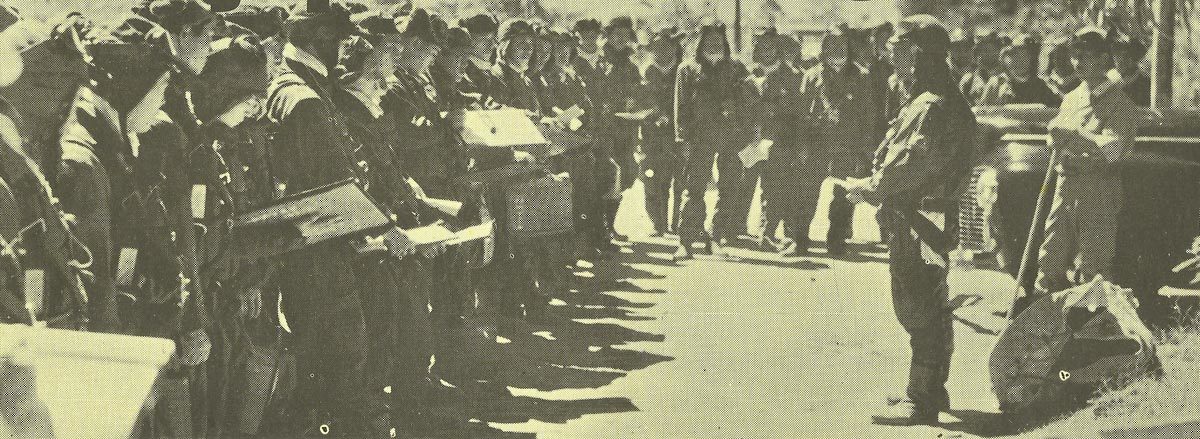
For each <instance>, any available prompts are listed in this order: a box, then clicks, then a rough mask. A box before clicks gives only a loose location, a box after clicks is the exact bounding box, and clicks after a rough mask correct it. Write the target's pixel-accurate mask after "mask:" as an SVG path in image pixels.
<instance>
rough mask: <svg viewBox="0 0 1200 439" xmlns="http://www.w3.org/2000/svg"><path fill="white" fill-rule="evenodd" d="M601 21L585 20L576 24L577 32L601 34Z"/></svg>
mask: <svg viewBox="0 0 1200 439" xmlns="http://www.w3.org/2000/svg"><path fill="white" fill-rule="evenodd" d="M600 28H601V26H600V21H599V20H596V19H595V18H585V19H582V20H579V21H576V22H575V32H589V31H590V32H596V33H599V32H600Z"/></svg>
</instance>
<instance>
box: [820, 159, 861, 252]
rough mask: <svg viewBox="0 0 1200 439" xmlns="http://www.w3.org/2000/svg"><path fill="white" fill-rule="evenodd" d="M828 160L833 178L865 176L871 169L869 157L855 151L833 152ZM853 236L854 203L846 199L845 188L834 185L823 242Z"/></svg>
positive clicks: (832, 242) (837, 242)
mask: <svg viewBox="0 0 1200 439" xmlns="http://www.w3.org/2000/svg"><path fill="white" fill-rule="evenodd" d="M833 155H834V156H833V157H830V160H829V176H830V177H834V178H841V179H846V178H861V177H866V176H867V175H868V174H869V173H870V170H871V163H870V157H869V156H868V155H867V154H865V153H859V152H855V151H841V152H834V153H833ZM853 236H854V204H853V203H851V202H850V201H848V200H846V189H845V188H843V187H841V186H837V185H835V186H834V187H833V196H832V198H831V199H830V201H829V232H828V233H827V234H826V236H825V242H826V243H827V244H828V245H831V246H838V245H841V244H845V242H846V240H847V239H850V238H852V237H853Z"/></svg>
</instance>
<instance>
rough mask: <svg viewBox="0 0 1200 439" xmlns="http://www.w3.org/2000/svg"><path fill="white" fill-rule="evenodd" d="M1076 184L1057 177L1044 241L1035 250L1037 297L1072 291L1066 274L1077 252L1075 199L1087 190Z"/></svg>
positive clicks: (1073, 179) (1066, 178) (1063, 177)
mask: <svg viewBox="0 0 1200 439" xmlns="http://www.w3.org/2000/svg"><path fill="white" fill-rule="evenodd" d="M1079 183H1080V182H1078V181H1076V180H1075V178H1074V177H1065V176H1061V175H1060V176H1059V177H1058V185H1057V189H1056V190H1055V192H1054V202H1053V204H1052V205H1051V208H1050V214H1049V216H1047V217H1046V229H1045V230H1046V233H1045V239H1044V240H1043V241H1042V246H1041V248H1040V249H1039V250H1038V275H1037V281H1036V282H1035V283H1034V294H1035V296H1037V297H1041V296H1044V295H1046V294H1049V293H1054V292H1058V291H1062V290H1065V289H1067V288H1070V287H1071V280H1070V279H1068V278H1067V272H1068V271H1070V269H1071V267H1072V265H1074V263H1075V255H1076V252H1077V251H1078V235H1079V229H1078V228H1077V227H1076V225H1077V224H1078V223H1077V221H1078V219H1077V217H1078V212H1077V207H1078V205H1079V203H1078V197H1079V195H1080V194H1079V192H1080V191H1086V190H1090V189H1087V188H1083V187H1080V185H1079Z"/></svg>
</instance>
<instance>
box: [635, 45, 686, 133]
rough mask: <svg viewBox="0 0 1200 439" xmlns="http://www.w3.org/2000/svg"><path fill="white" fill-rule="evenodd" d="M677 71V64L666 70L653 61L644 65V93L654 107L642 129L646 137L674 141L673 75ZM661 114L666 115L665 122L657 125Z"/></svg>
mask: <svg viewBox="0 0 1200 439" xmlns="http://www.w3.org/2000/svg"><path fill="white" fill-rule="evenodd" d="M678 72H679V65H678V64H676V65H675V66H674V67H671V68H670V69H667V70H663V69H662V68H660V67H658V66H657V65H655V64H654V63H650V65H649V66H646V73H645V75H644V76H645V78H646V79H645V82H646V87H645V93H646V95H647V97H648V98H649V103H650V105H651V108H653V109H654V113H652V114H651V115H650V117H648V118H646V124H645V125H643V129H642V132H643V133H645V134H646V137H647V138H656V139H664V140H665V141H668V142H674V141H675V76H676V74H677V73H678ZM663 116H666V118H667V123H666V124H664V125H662V126H659V125H658V124H657V123H658V121H659V119H660V118H661V117H663Z"/></svg>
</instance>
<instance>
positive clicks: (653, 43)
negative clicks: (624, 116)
mask: <svg viewBox="0 0 1200 439" xmlns="http://www.w3.org/2000/svg"><path fill="white" fill-rule="evenodd" d="M682 39H683V35H682V34H681V33H680V32H679V30H678V29H676V28H674V27H670V28H666V29H660V30H659V31H657V32H655V33H654V35H653V36H652V37H651V38H650V42H649V43H648V44H647V46H648V49H649V51H650V56H651V62H650V63H649V64H648V65H647V66H646V74H645V77H646V88H647V91H648V92H649V93H648V95H650V96H651V97H652V98H653V99H654V100H653V107H652V108H654V113H652V114H651V115H650V117H647V118H646V123H644V124H643V125H642V137H643V142H642V152H644V153H645V154H646V158H645V159H643V160H642V168H643V171H642V181H643V183H644V187H645V190H646V213H647V214H648V215H649V217H650V221H651V222H652V223H653V224H654V234H655V235H661V234H663V233H667V232H670V233H675V232H676V225H678V223H679V202H680V198H681V195H682V193H683V175H682V171H683V169H684V167H683V166H681V165H680V164H681V163H683V162H685V161H686V160H687V157H685V156H683V155H682V153H683V151H682V150H681V148H680V147H679V146H680V145H679V144H678V143H676V142H675V123H674V116H675V114H674V109H675V74H676V71H677V70H678V69H679V63H680V62H682V61H683V46H682V44H681V41H682ZM672 195H674V197H673V198H672ZM668 215H670V216H669V217H668Z"/></svg>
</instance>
